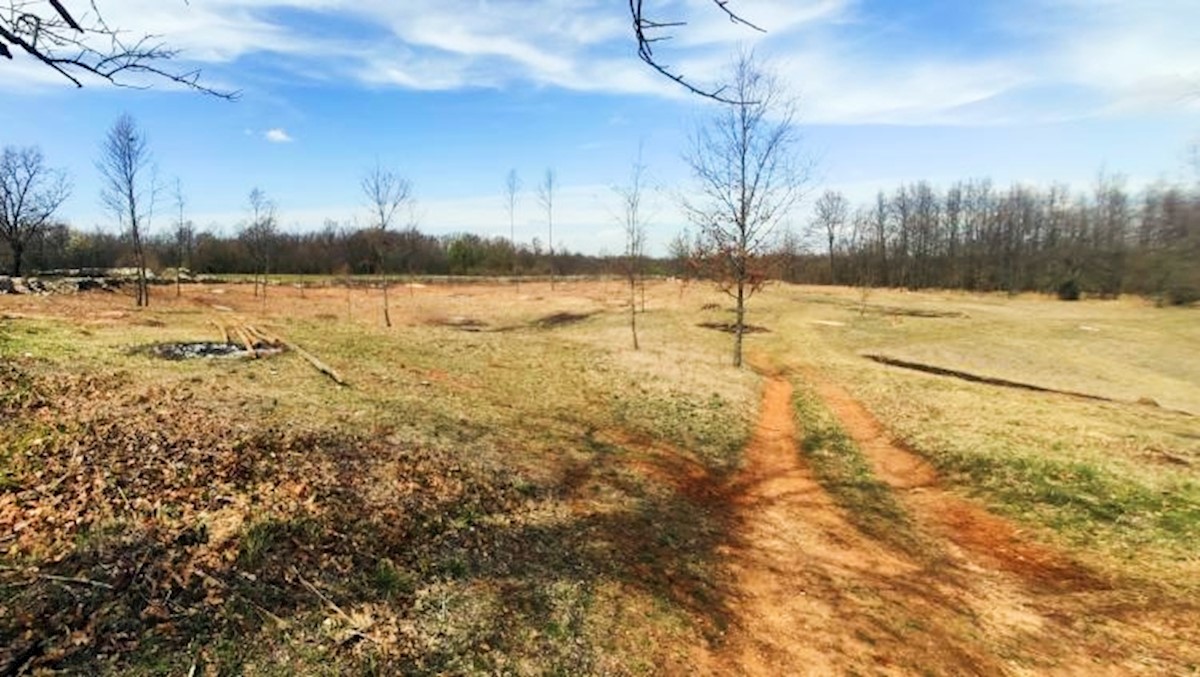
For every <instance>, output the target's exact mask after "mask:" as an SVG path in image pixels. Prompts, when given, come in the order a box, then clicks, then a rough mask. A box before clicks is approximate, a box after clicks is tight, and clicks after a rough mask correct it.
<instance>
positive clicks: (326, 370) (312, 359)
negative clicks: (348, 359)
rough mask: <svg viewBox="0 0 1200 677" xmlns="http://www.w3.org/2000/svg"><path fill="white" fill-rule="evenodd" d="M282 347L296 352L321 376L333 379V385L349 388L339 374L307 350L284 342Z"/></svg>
mask: <svg viewBox="0 0 1200 677" xmlns="http://www.w3.org/2000/svg"><path fill="white" fill-rule="evenodd" d="M283 345H285V346H287V348H288V349H289V350H294V351H296V354H297V355H299V356H300V357H303V358H304V359H305V360H307V361H308V363H309V364H311V365H312V366H313V367H315V368H316V370H317V371H319V372H321V373H322V374H325V375H326V376H328V377H329V378H331V379H333V382H334V383H336V384H338V385H340V386H349V385H350V384H349V383H346V380H345V379H343V378H342V375H341V374H339V373H337V372H336V371H334V369H333V367H331V366H329V365H327V364H325V363H324V362H322V361H321V360H318V359H317V357H316V356H315V355H313V354H312V353H310V352H308V351H307V350H305V349H303V348H301V347H300V346H298V345H296V344H295V343H290V342H287V341H285V342H284V344H283Z"/></svg>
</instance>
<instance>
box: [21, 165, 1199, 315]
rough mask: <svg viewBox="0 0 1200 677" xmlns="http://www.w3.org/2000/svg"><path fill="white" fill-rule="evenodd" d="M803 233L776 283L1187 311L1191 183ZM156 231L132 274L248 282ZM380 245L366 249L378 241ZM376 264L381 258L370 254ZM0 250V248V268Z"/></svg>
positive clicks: (42, 263)
mask: <svg viewBox="0 0 1200 677" xmlns="http://www.w3.org/2000/svg"><path fill="white" fill-rule="evenodd" d="M814 197H815V203H816V209H815V214H814V216H813V218H812V220H811V222H810V223H808V224H804V227H803V228H793V229H791V230H786V231H783V232H780V233H778V234H777V235H778V241H777V244H776V246H775V247H774V249H773V251H772V252H771V253H770V254H769V255H768V256H767V257H766V258H764V259H763V260H762V264H763V268H764V270H766V271H768V273H769V274H770V276H771V277H773V278H776V279H782V280H785V281H788V282H798V283H808V284H838V285H849V286H871V287H897V288H909V289H930V288H944V289H965V290H972V291H1006V292H1022V291H1036V292H1045V293H1051V294H1058V295H1059V296H1061V297H1062V298H1077V297H1080V296H1093V297H1094V296H1100V297H1113V296H1117V295H1119V294H1122V293H1129V294H1140V295H1145V296H1149V297H1153V298H1157V299H1161V300H1162V301H1163V302H1166V303H1171V304H1185V303H1192V302H1195V301H1197V300H1200V185H1184V184H1155V185H1152V186H1149V187H1148V188H1146V189H1144V190H1142V191H1140V192H1138V193H1130V192H1128V191H1127V190H1126V189H1125V188H1124V186H1123V185H1122V183H1121V182H1120V181H1119V180H1115V179H1112V178H1103V177H1102V178H1101V179H1100V180H1099V181H1097V184H1096V186H1095V187H1094V188H1093V189H1092V190H1090V191H1088V192H1087V193H1079V192H1072V191H1071V190H1069V189H1068V188H1066V187H1063V186H1057V185H1056V186H1051V187H1048V188H1035V187H1030V186H1026V185H1014V186H1011V187H1008V188H997V187H995V186H993V184H992V183H991V182H990V181H987V180H971V181H965V182H960V183H958V184H955V185H953V186H950V187H949V188H947V189H938V188H934V187H933V186H931V185H930V184H928V183H925V182H919V183H915V184H910V185H905V186H901V187H900V188H898V189H896V190H895V191H894V192H892V193H890V194H887V193H882V192H881V193H880V194H879V195H878V196H877V198H876V199H875V200H874V201H873V202H871V203H870V204H865V205H859V206H853V205H850V204H849V203H848V201H847V200H846V199H845V198H844V197H842V196H841V195H839V194H837V193H832V192H826V193H825V194H823V195H820V196H814ZM184 225H185V227H184V228H175V227H173V228H171V229H170V230H169V231H162V230H160V232H159V233H158V234H157V235H154V236H152V237H151V238H149V240H148V242H147V261H148V263H149V264H150V267H151V268H152V269H157V270H159V271H161V270H163V269H166V268H171V267H175V266H177V265H179V264H181V263H182V265H183V266H184V267H186V268H187V269H189V270H191V271H192V272H193V273H196V274H235V273H249V272H252V271H255V270H259V269H260V268H261V264H260V263H259V262H257V259H256V256H255V253H254V249H255V247H254V244H255V243H253V242H251V241H248V239H247V237H246V236H245V233H242V234H234V235H218V234H214V233H211V232H205V231H203V230H200V229H196V228H194V227H193V226H192V225H191V224H190V223H188V224H184ZM380 238H382V241H381V239H380ZM130 251H131V248H130V246H129V242H128V241H127V237H126V236H124V235H117V234H111V233H107V232H102V231H86V230H79V229H75V228H71V227H68V226H66V225H61V224H58V225H50V226H48V227H46V228H44V229H43V230H41V231H40V232H39V233H38V234H37V236H36V237H35V238H34V239H33V240H32V241H31V242H30V243H29V245H28V247H27V249H26V252H25V262H26V268H27V269H28V270H30V271H38V270H42V271H45V270H55V269H69V268H107V267H120V266H125V265H131V260H132V258H131V254H130ZM695 251H696V248H695V247H694V246H693V243H692V242H691V241H690V237H689V236H688V235H687V233H686V232H685V233H681V234H679V235H677V236H676V237H675V238H674V240H673V241H672V243H671V245H670V254H669V256H668V257H666V258H660V259H651V258H647V259H645V260H644V261H643V262H642V263H641V265H640V266H639V268H640V269H641V270H643V271H645V272H646V273H647V274H651V275H676V276H687V275H689V271H697V270H703V269H704V268H703V267H701V266H695V265H691V262H690V261H689V259H690V258H691V257H692V256H693V255H694V252H695ZM269 252H270V253H269V261H268V268H269V272H270V273H271V274H310V275H369V274H374V273H378V272H380V271H381V270H386V271H388V272H389V273H392V274H397V275H404V274H415V275H505V276H506V275H512V274H514V273H515V274H520V275H545V274H548V273H549V272H550V270H551V268H550V266H551V261H550V258H549V255H548V252H547V251H546V250H545V249H544V248H543V247H542V246H541V245H540V244H539V243H538V242H537V241H536V240H535V241H534V242H533V243H519V242H518V243H516V246H515V247H514V246H513V245H512V244H511V243H510V242H509V240H508V239H507V238H503V237H495V238H485V237H480V236H478V235H474V234H459V235H451V236H441V237H436V236H433V235H429V234H425V233H422V232H420V231H419V230H417V229H411V228H410V229H407V230H399V231H388V232H384V233H380V232H378V231H377V230H376V229H371V228H364V229H348V228H343V227H339V226H338V225H337V224H335V223H327V224H326V226H325V227H324V228H322V229H319V230H316V231H312V232H304V233H288V232H276V233H273V234H272V241H271V242H270V247H269ZM378 252H384V253H385V254H384V258H382V259H381V258H380V256H378ZM10 259H11V252H10V251H9V249H8V247H7V245H6V244H4V243H3V242H0V267H2V268H3V269H5V270H7V269H8V264H9V261H10ZM627 266H628V262H627V261H626V260H625V259H624V258H623V257H621V256H607V257H601V256H590V255H584V254H578V253H569V252H563V251H556V252H555V253H554V259H553V272H554V273H555V274H557V275H600V274H621V273H624V271H625V270H626V269H627Z"/></svg>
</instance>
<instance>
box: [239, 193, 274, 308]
mask: <svg viewBox="0 0 1200 677" xmlns="http://www.w3.org/2000/svg"><path fill="white" fill-rule="evenodd" d="M247 206H248V207H249V208H250V221H249V223H247V224H246V227H245V228H243V229H242V233H241V239H242V241H243V242H244V243H245V244H246V249H247V250H248V251H249V253H250V258H251V259H252V260H253V261H254V267H255V270H254V295H255V296H258V287H259V284H260V283H259V280H260V278H261V280H262V282H261V284H262V299H263V303H264V304H265V303H266V299H267V281H268V277H269V275H270V274H271V249H272V247H273V246H274V244H275V236H276V233H277V230H278V227H279V220H278V208H277V207H276V205H275V201H274V200H271V199H270V198H269V197H267V194H266V193H265V192H263V190H262V189H261V188H257V187H256V188H254V189H253V190H251V191H250V195H249V197H248V198H247Z"/></svg>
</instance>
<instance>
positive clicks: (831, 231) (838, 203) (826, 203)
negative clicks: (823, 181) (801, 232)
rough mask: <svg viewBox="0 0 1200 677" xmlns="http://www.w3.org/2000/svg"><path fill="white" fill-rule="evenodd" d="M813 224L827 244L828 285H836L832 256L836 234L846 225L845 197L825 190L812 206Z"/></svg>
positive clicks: (835, 243)
mask: <svg viewBox="0 0 1200 677" xmlns="http://www.w3.org/2000/svg"><path fill="white" fill-rule="evenodd" d="M813 209H814V213H813V217H814V219H815V223H814V224H813V225H814V226H815V227H816V228H817V229H819V230H820V231H821V234H822V235H824V236H825V238H826V241H827V242H828V243H829V283H830V284H837V270H836V269H835V265H834V255H835V254H836V251H837V249H836V247H837V237H838V234H839V233H840V232H841V231H842V229H843V228H844V227H845V225H846V216H847V212H848V211H849V209H850V203H849V202H848V201H847V200H846V196H844V195H842V194H841V193H839V192H837V191H835V190H827V191H825V192H824V193H822V194H821V197H819V198H817V203H816V205H815V206H814V208H813Z"/></svg>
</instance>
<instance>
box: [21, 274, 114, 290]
mask: <svg viewBox="0 0 1200 677" xmlns="http://www.w3.org/2000/svg"><path fill="white" fill-rule="evenodd" d="M122 284H124V280H120V279H116V278H111V277H57V278H41V277H8V276H5V275H0V294H78V293H79V292H83V291H94V290H98V291H110V292H111V291H116V290H117V289H119V288H120V287H121V285H122Z"/></svg>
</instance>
